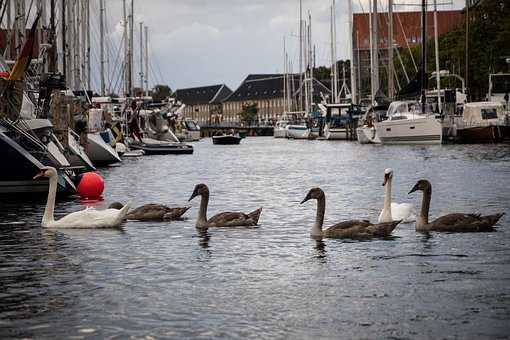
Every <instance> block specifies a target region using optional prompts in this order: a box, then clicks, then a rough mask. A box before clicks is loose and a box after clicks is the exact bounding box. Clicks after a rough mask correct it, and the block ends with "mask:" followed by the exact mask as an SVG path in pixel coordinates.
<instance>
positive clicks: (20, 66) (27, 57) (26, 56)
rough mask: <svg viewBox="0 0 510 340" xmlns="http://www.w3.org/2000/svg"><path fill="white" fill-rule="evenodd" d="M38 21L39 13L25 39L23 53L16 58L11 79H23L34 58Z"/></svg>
mask: <svg viewBox="0 0 510 340" xmlns="http://www.w3.org/2000/svg"><path fill="white" fill-rule="evenodd" d="M38 21H39V14H37V17H36V18H35V21H34V23H33V24H32V28H31V29H30V32H29V33H28V37H27V40H25V44H24V45H23V48H22V49H21V53H20V55H19V56H18V59H16V63H15V64H14V66H13V67H12V70H11V73H10V75H9V80H22V79H23V78H24V77H25V72H26V71H27V69H28V67H29V66H30V61H31V60H32V53H33V52H34V45H35V36H36V29H37V22H38Z"/></svg>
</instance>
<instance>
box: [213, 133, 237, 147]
mask: <svg viewBox="0 0 510 340" xmlns="http://www.w3.org/2000/svg"><path fill="white" fill-rule="evenodd" d="M241 139H243V138H242V137H241V136H239V134H238V133H236V134H228V135H227V134H223V135H219V136H213V137H212V141H213V144H218V145H230V144H239V143H241Z"/></svg>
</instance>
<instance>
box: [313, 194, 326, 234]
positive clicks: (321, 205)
mask: <svg viewBox="0 0 510 340" xmlns="http://www.w3.org/2000/svg"><path fill="white" fill-rule="evenodd" d="M325 213H326V198H325V197H321V198H319V199H317V215H316V216H315V223H314V225H313V227H312V231H311V235H312V236H322V225H323V224H324V214H325Z"/></svg>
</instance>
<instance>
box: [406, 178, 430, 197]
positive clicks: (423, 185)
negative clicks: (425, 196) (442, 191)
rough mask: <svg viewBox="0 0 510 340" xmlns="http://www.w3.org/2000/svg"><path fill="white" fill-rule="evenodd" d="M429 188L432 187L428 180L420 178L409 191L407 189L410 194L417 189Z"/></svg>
mask: <svg viewBox="0 0 510 340" xmlns="http://www.w3.org/2000/svg"><path fill="white" fill-rule="evenodd" d="M431 189H432V184H430V182H429V181H427V180H426V179H420V180H419V181H418V182H416V184H415V185H414V187H413V188H412V189H411V191H409V194H411V193H413V192H415V191H418V190H421V191H427V190H431Z"/></svg>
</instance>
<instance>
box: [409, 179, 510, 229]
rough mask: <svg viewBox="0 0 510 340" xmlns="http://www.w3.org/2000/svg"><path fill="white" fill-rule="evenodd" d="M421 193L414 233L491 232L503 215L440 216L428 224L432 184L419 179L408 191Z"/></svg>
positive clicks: (457, 214)
mask: <svg viewBox="0 0 510 340" xmlns="http://www.w3.org/2000/svg"><path fill="white" fill-rule="evenodd" d="M418 190H420V191H423V200H422V203H421V211H420V214H419V215H418V217H417V218H416V231H424V232H426V231H449V232H475V231H491V230H492V229H493V226H494V225H495V224H496V223H497V222H498V220H499V219H500V218H501V216H503V215H504V213H500V214H494V215H487V216H481V215H480V214H461V213H453V214H448V215H444V216H441V217H439V218H437V219H436V220H434V221H432V222H429V208H430V199H431V197H432V184H430V182H429V181H427V180H425V179H421V180H419V181H418V182H416V184H415V185H414V187H413V188H412V189H411V191H409V194H411V193H413V192H415V191H418Z"/></svg>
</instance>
